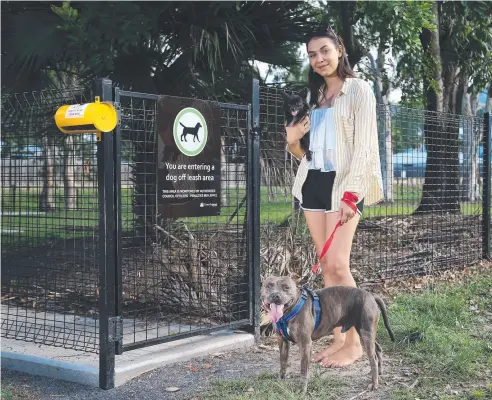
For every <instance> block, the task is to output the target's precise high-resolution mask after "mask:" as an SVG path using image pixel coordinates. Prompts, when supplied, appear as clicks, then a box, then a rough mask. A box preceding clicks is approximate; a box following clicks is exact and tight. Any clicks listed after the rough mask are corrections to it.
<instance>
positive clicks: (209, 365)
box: [203, 364, 212, 369]
mask: <svg viewBox="0 0 492 400" xmlns="http://www.w3.org/2000/svg"><path fill="white" fill-rule="evenodd" d="M203 368H205V369H209V368H212V365H211V364H204V365H203Z"/></svg>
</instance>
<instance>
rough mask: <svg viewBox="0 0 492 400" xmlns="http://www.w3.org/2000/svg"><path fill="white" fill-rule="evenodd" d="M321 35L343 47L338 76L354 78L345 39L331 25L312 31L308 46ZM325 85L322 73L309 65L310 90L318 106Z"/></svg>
mask: <svg viewBox="0 0 492 400" xmlns="http://www.w3.org/2000/svg"><path fill="white" fill-rule="evenodd" d="M319 37H326V38H328V39H330V40H331V41H332V42H333V44H334V45H335V47H336V48H337V49H338V46H341V48H342V52H343V55H342V57H340V58H339V60H338V67H337V75H338V77H339V78H340V79H342V80H345V79H346V78H347V77H352V78H353V77H355V74H354V71H353V70H352V67H351V66H350V63H349V60H348V56H347V52H346V51H345V46H344V44H343V40H342V38H341V37H339V36H337V34H336V33H335V31H334V30H333V29H332V28H331V26H329V27H328V29H327V30H326V31H318V32H313V33H311V34H310V35H309V36H308V38H307V39H306V48H307V45H308V43H309V42H310V41H311V40H312V39H314V38H319ZM324 85H325V80H324V78H323V77H322V76H321V75H320V74H318V73H317V72H315V71H314V69H313V67H312V66H309V74H308V88H309V91H310V92H311V101H310V103H311V105H315V106H316V107H318V106H319V92H320V89H321V87H322V86H324Z"/></svg>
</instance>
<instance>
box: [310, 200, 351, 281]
mask: <svg viewBox="0 0 492 400" xmlns="http://www.w3.org/2000/svg"><path fill="white" fill-rule="evenodd" d="M342 201H343V202H344V203H345V204H347V205H348V206H349V207H350V208H351V209H352V210H353V211H354V212H355V213H356V212H357V205H356V203H357V201H358V198H357V196H356V195H355V194H353V193H350V192H345V193H344V194H343V197H342ZM341 225H342V224H341V221H338V222H337V224H336V225H335V228H334V229H333V232H332V233H331V235H330V237H329V238H328V240H327V241H326V243H325V245H324V246H323V250H322V251H321V254H320V256H319V261H318V262H317V263H316V265H315V266H314V267H313V269H312V270H311V276H310V277H309V279H308V281H307V282H306V285H304V286H307V285H308V283H310V281H311V280H312V279H314V278H315V277H316V274H317V273H318V269H319V266H320V264H321V259H322V258H323V257H324V256H325V254H326V252H327V251H328V249H329V248H330V246H331V242H333V237H334V236H335V232H336V231H337V229H338V228H340V226H341Z"/></svg>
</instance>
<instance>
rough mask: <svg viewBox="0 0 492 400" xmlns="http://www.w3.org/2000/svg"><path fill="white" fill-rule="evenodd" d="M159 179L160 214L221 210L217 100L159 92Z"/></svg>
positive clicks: (194, 214) (203, 213)
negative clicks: (162, 94)
mask: <svg viewBox="0 0 492 400" xmlns="http://www.w3.org/2000/svg"><path fill="white" fill-rule="evenodd" d="M157 132H158V135H157V140H158V144H157V163H158V167H157V185H158V188H157V189H158V198H159V200H158V202H159V213H160V214H161V216H163V217H174V218H179V217H201V216H211V215H219V214H220V148H221V142H220V106H219V104H218V103H216V102H212V101H203V100H195V99H189V98H182V97H172V96H160V97H159V100H158V104H157Z"/></svg>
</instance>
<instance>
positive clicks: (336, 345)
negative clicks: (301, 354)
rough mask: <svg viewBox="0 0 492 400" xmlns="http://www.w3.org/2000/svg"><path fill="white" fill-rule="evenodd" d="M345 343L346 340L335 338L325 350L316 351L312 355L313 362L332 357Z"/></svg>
mask: <svg viewBox="0 0 492 400" xmlns="http://www.w3.org/2000/svg"><path fill="white" fill-rule="evenodd" d="M344 343H345V340H340V339H338V340H333V342H332V343H331V344H330V345H329V346H328V347H327V348H326V349H324V350H323V351H320V352H319V353H316V354H315V355H314V356H313V357H312V362H318V361H321V360H323V359H324V358H326V357H330V356H331V355H333V354H335V353H336V352H337V351H338V350H340V349H341V348H342V347H343V344H344Z"/></svg>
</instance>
